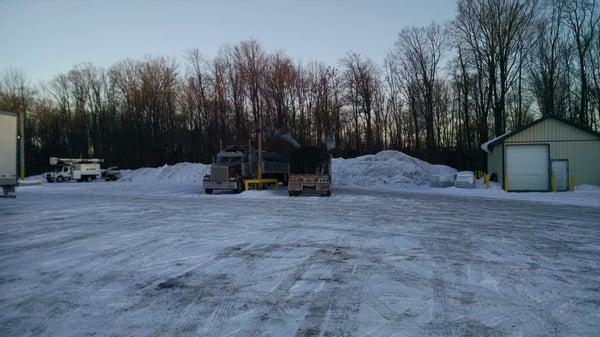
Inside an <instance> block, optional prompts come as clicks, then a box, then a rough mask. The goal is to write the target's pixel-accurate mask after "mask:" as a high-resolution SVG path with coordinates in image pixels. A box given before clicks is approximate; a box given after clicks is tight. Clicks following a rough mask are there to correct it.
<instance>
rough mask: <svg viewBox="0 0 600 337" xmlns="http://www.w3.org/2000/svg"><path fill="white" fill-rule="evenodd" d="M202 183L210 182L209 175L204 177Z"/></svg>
mask: <svg viewBox="0 0 600 337" xmlns="http://www.w3.org/2000/svg"><path fill="white" fill-rule="evenodd" d="M202 180H203V181H209V180H210V175H208V174H206V175H204V178H202Z"/></svg>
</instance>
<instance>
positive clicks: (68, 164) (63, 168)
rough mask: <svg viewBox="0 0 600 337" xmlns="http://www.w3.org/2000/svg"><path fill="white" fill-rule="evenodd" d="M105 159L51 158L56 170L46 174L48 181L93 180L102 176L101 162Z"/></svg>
mask: <svg viewBox="0 0 600 337" xmlns="http://www.w3.org/2000/svg"><path fill="white" fill-rule="evenodd" d="M103 161H104V160H103V159H97V158H91V159H82V158H56V157H52V158H50V165H52V166H53V167H54V170H53V171H51V172H47V173H46V174H45V178H46V181H48V182H49V183H52V182H57V183H62V182H64V181H70V180H76V181H78V182H81V181H92V180H96V179H98V178H100V177H101V176H102V169H101V168H100V164H101V163H102V162H103Z"/></svg>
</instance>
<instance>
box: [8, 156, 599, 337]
mask: <svg viewBox="0 0 600 337" xmlns="http://www.w3.org/2000/svg"><path fill="white" fill-rule="evenodd" d="M189 165H197V164H186V165H181V166H189ZM417 165H418V164H417ZM162 171H165V172H163V173H164V174H165V175H166V176H171V177H177V176H178V174H177V173H175V172H174V171H173V172H171V173H168V169H166V168H163V169H162ZM146 174H148V175H150V173H148V172H147V173H146ZM146 174H145V175H146ZM134 177H135V176H130V178H128V179H130V180H131V181H121V182H114V183H105V182H97V183H89V184H86V183H65V184H45V185H43V186H24V187H19V188H18V190H17V194H18V197H17V198H16V199H0V336H34V335H43V336H92V335H93V336H590V337H591V336H598V332H599V331H600V289H599V287H598V285H599V284H600V244H599V243H600V208H595V207H578V206H569V205H557V204H550V203H545V202H528V201H514V200H494V201H493V202H492V201H491V200H490V199H486V198H481V197H479V196H477V197H473V196H472V195H466V196H457V195H456V194H459V192H458V191H451V190H450V189H445V190H444V191H450V192H448V193H450V194H451V195H448V196H445V195H440V194H432V193H429V192H427V193H422V192H419V193H413V192H411V191H407V190H400V192H398V191H395V192H372V191H364V190H353V189H343V188H336V189H335V191H334V195H333V196H332V197H331V198H318V197H304V198H289V197H287V195H286V191H285V190H282V191H279V192H274V191H262V192H255V191H251V192H245V193H242V194H240V195H234V194H216V195H205V194H204V193H203V192H202V190H201V186H200V185H199V184H198V183H190V182H185V183H179V184H157V183H156V181H154V182H153V183H145V182H140V181H137V182H136V180H135V179H133V178H134ZM196 177H197V176H196ZM173 179H176V178H173ZM194 179H197V178H194ZM398 179H400V178H398ZM125 180H127V179H125ZM414 189H418V188H417V187H415V188H414ZM422 189H427V190H430V189H428V188H425V187H422ZM462 191H463V190H461V193H462ZM464 191H467V190H464ZM477 191H478V192H477V193H479V190H477ZM464 193H465V194H467V193H474V192H473V191H468V192H464ZM481 193H483V192H481ZM576 193H578V192H575V193H573V194H576Z"/></svg>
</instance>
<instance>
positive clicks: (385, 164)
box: [332, 151, 456, 188]
mask: <svg viewBox="0 0 600 337" xmlns="http://www.w3.org/2000/svg"><path fill="white" fill-rule="evenodd" d="M332 165H333V184H334V185H335V186H347V187H369V188H377V187H385V188H390V187H406V186H415V185H427V184H429V182H430V180H431V176H432V175H439V174H442V175H448V174H449V175H453V174H454V173H456V170H455V169H453V168H451V167H448V166H445V165H431V164H429V163H428V162H425V161H422V160H420V159H417V158H414V157H411V156H409V155H407V154H404V153H402V152H398V151H382V152H379V153H377V154H373V155H366V156H360V157H356V158H351V159H342V158H336V159H334V160H333V163H332Z"/></svg>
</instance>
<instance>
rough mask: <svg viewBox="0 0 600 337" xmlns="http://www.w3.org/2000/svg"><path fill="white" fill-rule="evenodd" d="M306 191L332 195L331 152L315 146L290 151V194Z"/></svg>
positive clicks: (296, 194)
mask: <svg viewBox="0 0 600 337" xmlns="http://www.w3.org/2000/svg"><path fill="white" fill-rule="evenodd" d="M306 192H313V193H317V194H318V195H320V196H327V197H328V196H331V154H330V153H329V152H328V151H326V150H325V149H321V148H319V147H315V146H303V147H300V148H297V149H295V150H294V151H292V152H291V153H290V162H289V174H288V194H289V195H290V196H298V195H301V194H303V193H306Z"/></svg>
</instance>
